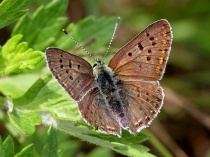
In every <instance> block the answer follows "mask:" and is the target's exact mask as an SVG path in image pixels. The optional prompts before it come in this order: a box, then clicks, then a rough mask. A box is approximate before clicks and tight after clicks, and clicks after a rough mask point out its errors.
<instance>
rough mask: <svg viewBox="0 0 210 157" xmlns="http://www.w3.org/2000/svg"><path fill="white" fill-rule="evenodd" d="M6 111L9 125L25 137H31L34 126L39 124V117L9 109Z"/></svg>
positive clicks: (33, 113) (31, 113) (34, 114)
mask: <svg viewBox="0 0 210 157" xmlns="http://www.w3.org/2000/svg"><path fill="white" fill-rule="evenodd" d="M11 108H12V107H10V109H9V110H12V111H8V113H7V114H8V116H9V118H10V121H11V123H12V124H13V125H14V126H15V127H16V128H17V129H19V130H20V131H21V132H23V133H24V134H26V135H32V134H33V133H34V131H35V125H38V124H41V118H40V116H39V115H38V114H37V113H35V112H28V111H23V110H17V109H11Z"/></svg>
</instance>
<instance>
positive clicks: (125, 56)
mask: <svg viewBox="0 0 210 157" xmlns="http://www.w3.org/2000/svg"><path fill="white" fill-rule="evenodd" d="M171 42H172V32H171V27H170V24H169V23H168V21H166V20H160V21H157V22H155V23H153V24H151V25H150V26H148V27H147V28H146V29H145V30H144V31H143V32H141V33H140V34H139V35H137V36H136V37H135V38H134V39H132V40H131V41H130V42H129V43H128V44H126V45H125V46H124V47H122V48H121V49H120V50H119V51H118V52H117V53H116V54H115V55H114V57H113V58H112V59H111V61H110V63H109V67H111V68H112V69H113V71H114V72H116V73H117V75H118V76H119V77H120V79H122V80H150V81H152V80H159V79H161V77H162V75H163V72H164V69H165V66H166V62H167V60H168V56H169V53H170V49H171Z"/></svg>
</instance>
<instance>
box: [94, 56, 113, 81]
mask: <svg viewBox="0 0 210 157" xmlns="http://www.w3.org/2000/svg"><path fill="white" fill-rule="evenodd" d="M104 70H105V71H107V72H112V70H111V68H109V67H108V66H107V65H106V64H105V63H104V62H102V61H100V60H98V59H97V60H96V62H95V64H94V65H93V74H94V76H95V77H97V76H98V74H99V73H100V72H101V71H104Z"/></svg>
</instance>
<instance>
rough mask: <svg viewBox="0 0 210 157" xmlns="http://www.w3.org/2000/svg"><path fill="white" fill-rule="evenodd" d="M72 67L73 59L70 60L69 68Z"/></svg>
mask: <svg viewBox="0 0 210 157" xmlns="http://www.w3.org/2000/svg"><path fill="white" fill-rule="evenodd" d="M71 67H72V63H71V60H69V68H71Z"/></svg>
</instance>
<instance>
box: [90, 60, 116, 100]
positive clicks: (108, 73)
mask: <svg viewBox="0 0 210 157" xmlns="http://www.w3.org/2000/svg"><path fill="white" fill-rule="evenodd" d="M93 74H94V79H95V85H96V86H98V87H99V90H100V92H101V94H103V95H105V96H106V98H109V97H110V96H111V95H112V92H113V91H115V90H116V89H115V88H116V87H115V78H114V72H113V71H112V69H111V68H109V67H108V66H107V65H106V64H104V63H103V62H101V61H97V62H96V64H94V68H93Z"/></svg>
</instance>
